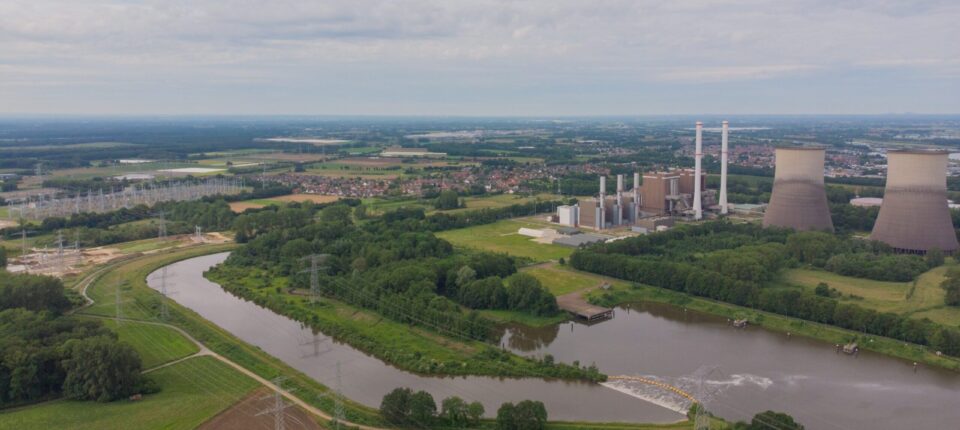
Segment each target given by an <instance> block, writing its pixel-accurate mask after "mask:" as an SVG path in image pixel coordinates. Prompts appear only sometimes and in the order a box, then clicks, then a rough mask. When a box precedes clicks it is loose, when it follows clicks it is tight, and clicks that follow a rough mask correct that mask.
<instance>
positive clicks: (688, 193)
mask: <svg viewBox="0 0 960 430" xmlns="http://www.w3.org/2000/svg"><path fill="white" fill-rule="evenodd" d="M723 125H724V128H723V131H724V133H723V143H724V152H725V150H726V145H725V144H726V142H727V122H726V121H724V123H723ZM696 130H697V134H696V136H697V138H696V153H695V158H696V163H695V168H694V169H675V170H669V171H662V172H651V173H647V174H644V175H643V177H642V184H641V175H640V173H634V175H633V189H632V190H629V191H628V190H626V188H625V184H624V175H617V177H616V179H617V187H616V194H615V195H613V196H608V195H607V194H606V177H605V176H601V177H600V189H599V193H598V194H597V196H596V197H590V198H586V199H582V200H581V201H580V203H579V204H577V205H575V206H560V207H558V208H557V216H556V219H557V221H558V222H559V224H561V225H565V226H575V227H585V228H591V229H596V230H604V229H607V228H612V227H618V226H628V225H637V224H638V221H639V220H640V219H644V218H646V217H661V216H666V215H691V214H692V216H693V219H700V218H701V217H702V209H703V208H704V207H706V208H710V207H715V206H716V204H717V192H716V191H715V190H708V189H707V187H706V183H707V180H706V179H707V178H706V174H705V173H704V172H703V170H702V166H701V157H702V156H703V153H702V131H703V124H702V123H700V122H697V128H696ZM722 164H726V157H723V162H722ZM821 166H822V160H821ZM726 171H727V169H726V166H725V165H724V166H722V170H721V183H722V184H724V185H725V184H726ZM725 195H726V193H725V192H723V191H721V196H725ZM724 206H725V205H724ZM720 209H721V210H722V209H723V208H720Z"/></svg>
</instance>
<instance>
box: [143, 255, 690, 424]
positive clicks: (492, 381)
mask: <svg viewBox="0 0 960 430" xmlns="http://www.w3.org/2000/svg"><path fill="white" fill-rule="evenodd" d="M225 258H226V255H225V254H216V255H209V256H205V257H198V258H194V259H190V260H186V261H181V262H179V263H175V264H173V265H170V266H168V267H167V269H168V270H167V272H168V275H169V279H168V281H167V288H168V291H170V292H173V293H175V294H174V295H172V296H171V297H172V299H173V300H175V301H176V302H177V303H179V304H180V305H183V306H185V307H187V308H189V309H191V310H192V311H193V312H196V313H197V314H199V315H202V317H203V318H205V319H206V320H208V321H210V322H211V323H213V324H214V325H216V326H217V327H220V328H222V329H223V330H225V331H228V332H229V333H231V334H232V335H233V336H236V337H238V338H239V339H240V340H241V341H242V342H243V343H244V344H247V345H252V346H253V347H254V348H256V349H257V350H260V351H263V352H265V353H267V354H269V355H270V356H272V357H276V358H277V359H278V360H280V361H282V362H284V363H286V364H287V365H289V366H290V367H293V368H294V369H297V370H298V371H299V372H303V373H304V374H306V375H308V376H309V377H310V378H312V379H314V380H316V381H321V382H323V383H325V384H327V386H329V384H331V383H334V382H335V381H336V380H337V379H338V377H339V378H340V379H341V380H342V381H343V385H342V392H343V394H344V396H346V397H347V398H350V399H351V400H353V401H355V402H358V403H360V404H362V405H366V406H368V407H370V408H374V407H376V406H377V405H379V404H380V401H381V399H382V398H383V395H384V394H386V393H388V392H390V391H391V390H393V389H394V388H396V387H409V388H411V389H413V390H415V391H417V390H424V391H427V392H429V393H431V394H432V395H433V397H434V399H437V400H438V401H439V400H441V399H444V398H447V397H450V396H458V397H460V398H463V399H465V400H469V401H479V402H481V403H483V404H484V406H485V408H486V412H487V413H486V415H487V416H488V417H492V416H494V415H495V414H496V410H497V408H499V406H500V405H501V404H502V403H504V402H518V401H521V400H527V399H535V400H540V401H542V402H543V403H544V404H545V405H546V408H547V410H548V412H549V414H550V419H551V420H553V421H576V422H605V423H610V422H620V423H624V424H623V425H624V426H628V427H629V426H632V425H633V424H632V423H658V424H672V423H676V422H677V421H683V420H685V419H686V418H685V413H686V409H683V410H676V409H668V408H665V407H662V406H659V405H656V404H654V403H651V402H647V401H643V400H640V399H637V398H636V397H633V396H629V395H625V394H623V393H621V392H618V391H616V390H612V389H610V388H607V387H605V386H602V385H599V384H595V383H592V382H585V381H571V380H557V379H540V378H519V379H517V378H504V377H492V376H456V377H439V376H427V375H421V374H416V373H410V372H407V371H404V370H401V369H398V368H396V367H394V366H391V365H389V364H387V363H385V362H383V361H382V360H380V359H378V358H375V357H372V356H370V355H368V354H366V353H364V352H362V351H359V350H357V349H355V348H353V347H351V346H350V345H348V344H344V343H341V342H338V341H337V340H336V339H333V338H331V337H329V336H326V335H325V334H323V333H320V332H316V331H314V330H311V329H310V328H309V327H306V326H304V325H303V324H301V323H299V322H297V321H295V320H292V319H290V318H288V317H285V316H282V315H279V314H276V313H275V312H273V311H271V310H269V309H266V308H264V307H261V306H259V305H257V304H255V303H253V302H251V301H247V300H244V299H241V298H238V297H236V296H234V295H231V294H230V293H228V292H227V291H225V290H224V289H223V288H222V287H221V286H220V285H218V284H215V283H213V282H211V281H209V280H208V279H206V278H204V276H203V273H204V272H205V271H207V270H208V269H209V268H210V267H213V266H216V265H217V264H219V263H220V262H221V261H223V259H225ZM150 285H151V287H153V288H154V289H158V288H160V286H159V284H158V281H157V274H154V275H152V276H151V282H150ZM372 323H373V322H372ZM337 362H340V363H341V364H342V367H341V371H340V372H339V373H338V372H337V370H336V368H337V366H336V363H337ZM644 425H647V424H644ZM584 426H588V425H587V424H584Z"/></svg>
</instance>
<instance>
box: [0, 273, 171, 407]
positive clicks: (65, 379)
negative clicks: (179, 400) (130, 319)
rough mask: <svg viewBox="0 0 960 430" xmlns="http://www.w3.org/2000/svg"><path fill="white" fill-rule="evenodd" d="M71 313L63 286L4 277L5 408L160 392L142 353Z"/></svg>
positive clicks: (0, 299) (1, 384)
mask: <svg viewBox="0 0 960 430" xmlns="http://www.w3.org/2000/svg"><path fill="white" fill-rule="evenodd" d="M72 306H73V303H72V302H71V300H70V299H69V298H68V296H67V295H66V293H65V290H64V288H63V285H62V284H61V283H60V281H59V280H58V279H55V278H50V277H43V276H35V275H14V274H10V273H7V272H5V271H2V270H0V408H2V407H8V406H13V405H20V404H24V403H28V402H34V401H37V400H43V399H49V398H54V397H59V396H65V397H67V398H71V399H79V400H96V401H101V402H104V401H111V400H116V399H120V398H124V397H126V396H128V395H130V394H133V393H146V392H152V391H154V390H155V388H154V387H153V385H152V383H151V382H150V381H149V380H148V379H146V378H145V377H143V376H142V375H141V373H140V371H141V362H140V356H139V355H138V354H137V352H136V351H134V350H133V348H132V347H130V346H129V345H127V344H126V343H123V342H119V341H118V340H117V335H116V334H114V333H113V332H112V331H110V330H108V329H107V328H105V327H103V325H102V324H101V323H100V322H99V321H96V320H92V319H85V318H79V317H73V316H64V315H63V313H64V312H65V311H66V310H67V309H69V308H70V307H72Z"/></svg>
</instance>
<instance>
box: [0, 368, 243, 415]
mask: <svg viewBox="0 0 960 430" xmlns="http://www.w3.org/2000/svg"><path fill="white" fill-rule="evenodd" d="M150 377H151V378H153V380H155V381H156V382H157V383H158V384H159V385H160V387H161V391H160V392H159V393H156V394H150V395H146V396H144V398H143V400H141V401H138V402H131V401H126V400H119V401H116V402H111V403H94V402H76V401H69V400H60V401H55V402H50V403H44V404H40V405H36V406H31V407H26V408H23V409H19V410H15V411H11V412H5V413H2V414H0V429H4V430H6V429H9V430H20V429H65V430H66V429H71V430H86V429H89V430H106V429H129V428H137V429H143V430H151V429H187V428H195V427H197V426H198V425H200V424H201V423H203V422H204V421H207V420H208V419H210V418H211V417H213V416H215V415H216V414H217V413H219V412H220V411H222V410H224V409H226V408H228V407H230V405H232V404H233V403H235V402H236V401H238V400H239V399H241V398H243V397H244V396H245V395H246V394H247V393H248V392H250V391H251V390H253V389H254V388H256V387H257V385H258V384H257V383H256V382H255V381H253V380H252V379H250V378H248V377H246V376H244V375H242V374H241V373H239V372H237V371H235V370H233V369H232V368H230V367H229V366H227V365H226V364H223V363H221V362H220V361H217V360H216V359H215V358H213V357H197V358H192V359H189V360H186V361H183V362H180V363H177V364H174V365H171V366H170V367H166V368H163V369H160V370H157V371H156V372H153V373H151V374H150ZM253 412H254V411H251V413H253Z"/></svg>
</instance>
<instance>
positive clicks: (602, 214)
mask: <svg viewBox="0 0 960 430" xmlns="http://www.w3.org/2000/svg"><path fill="white" fill-rule="evenodd" d="M606 200H607V177H606V176H601V177H600V211H599V213H597V229H603V228H604V227H606V224H607V219H606V218H607V209H606V207H605V206H606V204H605V203H606Z"/></svg>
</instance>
